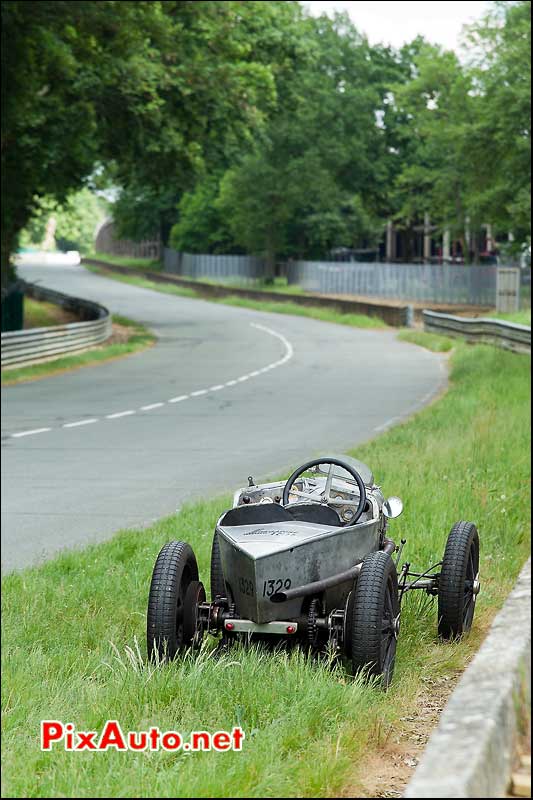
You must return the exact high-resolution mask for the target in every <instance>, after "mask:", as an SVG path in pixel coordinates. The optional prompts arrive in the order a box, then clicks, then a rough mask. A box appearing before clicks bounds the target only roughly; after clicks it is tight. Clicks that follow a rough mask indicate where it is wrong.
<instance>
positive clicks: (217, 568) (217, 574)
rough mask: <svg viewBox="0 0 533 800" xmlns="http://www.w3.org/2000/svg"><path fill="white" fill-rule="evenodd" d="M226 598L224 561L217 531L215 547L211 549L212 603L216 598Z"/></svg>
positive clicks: (214, 537) (214, 536) (214, 539)
mask: <svg viewBox="0 0 533 800" xmlns="http://www.w3.org/2000/svg"><path fill="white" fill-rule="evenodd" d="M217 595H218V596H219V597H226V584H225V582H224V573H223V572H222V559H221V558H220V544H219V542H218V533H217V532H216V531H215V533H214V535H213V545H212V547H211V601H212V602H214V600H215V597H217Z"/></svg>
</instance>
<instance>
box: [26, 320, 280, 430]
mask: <svg viewBox="0 0 533 800" xmlns="http://www.w3.org/2000/svg"><path fill="white" fill-rule="evenodd" d="M250 325H251V327H252V328H257V330H260V331H263V332H264V333H268V335H269V336H273V337H274V338H275V339H278V340H279V341H280V342H282V344H283V346H284V348H285V355H284V356H283V358H280V359H278V360H277V361H273V362H271V363H270V364H267V365H266V366H264V367H261V369H256V370H254V371H253V372H250V373H248V374H247V375H241V376H239V377H238V378H235V379H233V380H230V381H226V383H217V384H215V385H214V386H211V387H209V388H208V389H197V390H196V391H194V392H191V393H190V394H181V395H179V396H178V397H171V398H170V399H169V400H166V401H165V402H166V403H182V402H183V401H184V400H188V399H189V398H191V397H202V396H203V395H204V394H208V393H209V392H219V391H220V390H221V389H225V388H226V386H236V385H237V384H239V383H244V382H245V381H248V380H250V378H257V377H259V376H260V375H264V374H265V373H267V372H270V370H272V369H277V368H278V367H281V366H283V365H284V364H286V363H287V362H288V361H290V359H291V358H292V357H293V355H294V348H293V346H292V344H291V343H290V342H289V340H288V339H287V338H286V337H285V336H283V334H282V333H278V332H277V331H274V330H272V328H267V326H266V325H260V324H259V323H255V322H251V323H250ZM165 402H158V403H150V404H149V405H146V406H141V407H140V408H138V409H128V411H117V412H115V413H114V414H106V415H105V417H104V418H103V419H120V418H121V417H129V416H131V415H133V414H136V413H137V412H138V411H151V410H152V409H155V408H162V407H163V406H164V405H165ZM101 421H102V419H100V418H97V417H95V418H94V419H93V418H91V419H84V420H76V421H75V422H66V423H64V424H63V425H62V427H63V428H76V427H78V426H82V425H90V424H92V423H94V422H101ZM51 430H52V428H36V429H35V430H31V431H21V432H19V433H12V434H11V436H12V438H19V437H21V436H31V435H32V434H34V433H45V432H47V431H51Z"/></svg>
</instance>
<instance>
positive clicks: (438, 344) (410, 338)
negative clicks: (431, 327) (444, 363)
mask: <svg viewBox="0 0 533 800" xmlns="http://www.w3.org/2000/svg"><path fill="white" fill-rule="evenodd" d="M398 339H400V340H401V341H402V342H410V343H411V344H418V345H420V347H425V348H427V349H428V350H433V352H434V353H448V352H449V351H450V350H452V348H453V346H454V342H453V340H452V339H450V338H449V337H448V336H441V335H440V334H438V333H425V332H424V331H413V330H409V329H406V330H403V331H400V332H399V333H398Z"/></svg>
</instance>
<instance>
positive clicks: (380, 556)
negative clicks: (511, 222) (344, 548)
mask: <svg viewBox="0 0 533 800" xmlns="http://www.w3.org/2000/svg"><path fill="white" fill-rule="evenodd" d="M346 613H347V616H349V617H350V618H349V619H348V618H347V620H346V623H347V626H348V628H349V631H348V633H349V635H348V638H347V643H348V648H347V649H349V652H347V653H346V655H347V656H348V657H349V658H351V662H352V673H353V674H354V675H357V674H359V673H364V674H366V675H367V676H368V677H373V676H374V677H380V678H381V684H382V686H383V688H384V689H386V688H387V687H388V686H389V684H390V682H391V680H392V675H393V672H394V661H395V658H396V644H397V639H398V631H399V625H400V603H399V599H398V576H397V574H396V567H395V565H394V562H393V560H392V558H391V557H390V555H389V554H388V553H384V552H383V551H382V550H378V551H376V552H374V553H369V555H367V556H366V558H365V559H364V561H363V564H362V567H361V571H360V573H359V575H358V577H357V583H356V584H355V588H354V589H353V590H352V593H351V595H350V597H349V598H348V602H347V608H346Z"/></svg>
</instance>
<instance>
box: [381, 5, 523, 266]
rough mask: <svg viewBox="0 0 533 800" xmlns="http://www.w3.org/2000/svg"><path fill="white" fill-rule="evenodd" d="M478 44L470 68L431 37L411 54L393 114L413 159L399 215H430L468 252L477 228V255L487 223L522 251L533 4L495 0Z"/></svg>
mask: <svg viewBox="0 0 533 800" xmlns="http://www.w3.org/2000/svg"><path fill="white" fill-rule="evenodd" d="M469 46H470V48H471V49H470V51H469V53H470V61H469V63H468V64H467V66H463V65H462V64H461V63H460V62H459V60H458V59H457V57H456V56H455V55H454V54H453V53H450V52H443V51H442V50H441V49H440V48H437V47H434V46H432V45H428V44H426V43H424V42H423V41H418V42H417V43H416V46H415V47H414V48H412V47H411V48H404V49H403V51H402V53H403V56H404V58H407V59H408V60H410V61H411V65H412V66H411V77H410V79H409V80H408V81H403V82H402V83H401V84H399V85H397V86H396V87H393V98H392V102H391V111H392V114H391V116H392V119H393V125H394V126H395V127H396V129H397V136H398V138H399V141H400V143H401V145H400V146H401V152H402V154H403V159H401V161H400V170H399V172H398V176H397V179H396V203H397V206H396V216H397V218H398V219H399V220H405V219H407V220H409V219H410V220H413V219H415V220H416V219H418V220H420V219H421V218H422V217H423V214H424V212H426V211H428V212H429V213H430V215H431V219H432V222H434V223H437V224H438V225H439V227H440V228H441V229H442V228H444V227H447V228H449V229H450V231H451V232H452V234H453V235H454V236H455V237H456V238H459V239H460V240H461V241H462V245H463V252H465V253H467V252H468V246H467V243H466V239H467V228H469V229H470V231H471V232H472V234H473V245H472V256H473V257H474V259H476V258H477V255H478V253H477V241H476V234H477V231H478V230H479V228H480V226H481V224H482V223H485V222H491V223H492V225H493V226H494V229H495V232H496V233H500V234H506V233H507V232H508V231H512V232H513V234H514V236H515V242H516V248H517V249H520V246H521V245H522V244H523V243H524V242H525V241H527V240H528V238H529V237H530V235H531V234H530V232H531V228H530V140H531V123H530V110H531V100H530V91H531V72H530V69H531V4H530V3H526V2H518V3H495V4H493V8H492V9H491V11H490V12H489V13H488V14H487V16H486V17H485V18H484V19H483V20H482V22H480V23H479V24H476V25H474V26H472V28H471V29H470V32H469ZM467 218H468V219H469V222H468V223H467Z"/></svg>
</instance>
